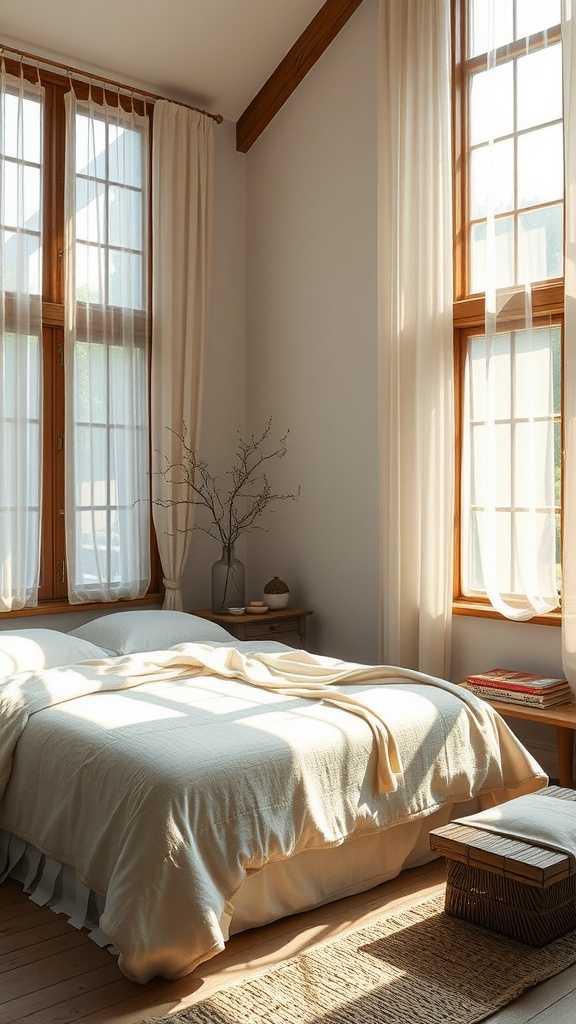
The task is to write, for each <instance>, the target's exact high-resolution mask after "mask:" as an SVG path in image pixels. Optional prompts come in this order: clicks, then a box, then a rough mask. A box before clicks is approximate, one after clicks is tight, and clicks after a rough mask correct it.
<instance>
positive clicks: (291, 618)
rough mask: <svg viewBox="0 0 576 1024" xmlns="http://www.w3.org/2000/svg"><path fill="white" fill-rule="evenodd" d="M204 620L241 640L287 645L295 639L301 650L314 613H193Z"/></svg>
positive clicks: (299, 610) (296, 610)
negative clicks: (290, 639) (267, 641)
mask: <svg viewBox="0 0 576 1024" xmlns="http://www.w3.org/2000/svg"><path fill="white" fill-rule="evenodd" d="M192 614H193V615H199V616H200V618H202V619H210V621H211V622H217V623H218V625H219V626H224V629H227V630H228V632H229V633H232V635H233V636H235V637H236V638H237V639H238V640H278V641H279V642H280V643H287V640H286V637H288V636H294V634H296V636H297V637H298V642H299V644H300V647H302V648H304V647H305V646H306V619H307V618H308V616H309V615H312V612H310V611H307V610H306V609H305V608H279V609H278V610H277V611H269V612H264V613H263V614H262V615H248V614H247V613H244V615H229V614H227V613H226V612H212V611H210V609H209V608H201V609H200V610H199V611H194V612H193V613H192Z"/></svg>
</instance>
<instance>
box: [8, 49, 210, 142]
mask: <svg viewBox="0 0 576 1024" xmlns="http://www.w3.org/2000/svg"><path fill="white" fill-rule="evenodd" d="M5 50H8V51H9V52H10V53H15V54H17V56H18V57H20V59H21V61H22V62H24V63H29V62H30V61H32V62H33V63H32V67H36V66H38V67H39V68H42V67H43V68H46V69H49V68H51V67H52V68H59V69H60V70H61V71H66V72H67V74H68V75H70V74H72V75H74V77H75V78H78V79H84V80H85V81H87V82H95V83H104V85H105V86H106V85H112V86H114V88H115V89H119V90H121V91H122V92H124V94H126V95H128V96H130V95H132V93H133V94H134V95H136V94H138V96H144V97H146V99H148V100H151V101H152V102H153V103H155V102H156V100H168V101H169V102H170V103H177V104H178V105H179V106H181V107H186V108H187V109H188V110H195V111H196V112H197V113H198V114H203V115H204V117H210V118H211V119H212V120H213V121H216V124H222V121H223V120H224V118H223V116H222V114H213V113H212V112H211V111H210V110H202V108H201V107H193V106H191V105H190V104H189V103H182V102H181V100H174V99H171V98H170V97H169V96H161V95H160V93H157V92H150V91H149V90H148V89H139V88H137V87H136V86H135V87H134V88H132V86H131V85H124V84H123V83H122V82H116V81H114V79H113V78H104V76H103V75H93V74H88V72H86V71H81V70H80V68H75V67H73V66H72V64H62V63H60V62H59V61H57V60H51V59H50V57H41V56H39V54H37V53H27V51H26V50H17V49H16V47H14V46H6V45H5V44H4V43H2V42H0V55H1V53H2V52H3V51H5Z"/></svg>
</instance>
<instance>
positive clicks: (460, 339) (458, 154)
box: [452, 0, 564, 626]
mask: <svg viewBox="0 0 576 1024" xmlns="http://www.w3.org/2000/svg"><path fill="white" fill-rule="evenodd" d="M468 6H469V0H452V158H453V179H452V184H453V227H454V307H453V325H454V385H455V386H454V394H455V488H454V495H455V500H454V565H453V601H452V612H453V614H454V615H467V616H468V615H469V616H474V617H480V618H490V619H498V620H500V621H503V622H510V621H512V620H510V619H507V618H506V617H505V616H503V615H502V614H501V613H500V612H498V611H497V610H496V609H495V608H493V607H492V605H491V604H490V600H489V598H488V597H485V598H484V597H482V598H480V597H470V596H468V595H466V594H463V593H462V581H461V554H462V536H461V531H462V523H461V505H462V493H461V488H462V438H463V430H462V427H463V423H462V416H463V395H464V366H465V350H466V343H467V338H468V337H470V335H471V334H475V333H477V332H478V333H481V332H482V331H483V329H484V326H485V301H484V295H483V294H470V293H469V290H468V281H469V279H470V267H469V242H468V238H469V223H470V218H469V213H468V194H469V193H468V179H469V167H468V147H467V140H468V123H469V110H468V93H469V90H468V80H469V76H470V73H471V72H473V71H474V70H478V69H479V68H482V67H485V57H484V55H480V56H479V57H471V58H468V57H467V48H466V44H467V20H468V17H467V16H468ZM547 38H548V41H549V42H556V41H558V39H559V38H560V31H559V27H556V28H555V29H553V30H552V31H549V32H548V36H547ZM532 41H533V42H534V43H535V45H538V44H539V43H540V42H543V41H544V33H539V34H538V35H536V36H534V37H532ZM516 52H517V53H518V54H521V53H524V52H525V48H524V45H523V43H522V41H520V42H519V43H518V44H514V43H512V44H510V45H508V46H504V47H501V49H500V50H498V51H497V52H496V60H497V61H498V60H499V59H501V60H503V59H509V58H510V57H512V56H513V55H514V54H515V53H516ZM532 308H533V318H534V322H535V323H536V324H539V325H541V326H546V325H547V324H560V325H561V327H562V353H563V336H564V332H563V317H564V279H563V278H556V279H554V280H549V281H545V282H542V283H541V284H537V285H535V286H534V287H533V289H532ZM506 316H507V322H502V325H501V326H502V330H506V329H507V328H508V329H514V328H515V327H516V328H518V327H519V325H520V322H521V320H522V317H523V302H522V297H521V296H520V295H517V296H514V297H513V298H512V300H511V302H510V303H509V305H508V309H507V311H506ZM562 365H563V358H562ZM561 424H562V463H563V457H564V455H563V453H564V401H563V390H562V403H561ZM561 488H562V494H561V505H562V509H563V489H564V472H563V468H562V475H561ZM563 527H564V522H563V515H562V513H561V534H562V537H563V532H564V530H563ZM527 621H528V622H529V623H530V624H532V625H546V626H560V625H561V623H562V615H561V611H560V608H557V609H555V610H554V611H551V612H548V613H547V614H545V615H536V616H534V617H533V618H531V619H529V620H527Z"/></svg>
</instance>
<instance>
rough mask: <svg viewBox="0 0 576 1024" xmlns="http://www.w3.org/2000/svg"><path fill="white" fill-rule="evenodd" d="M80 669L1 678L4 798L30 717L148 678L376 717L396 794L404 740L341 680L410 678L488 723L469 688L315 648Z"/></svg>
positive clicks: (384, 787) (192, 649)
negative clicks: (255, 692)
mask: <svg viewBox="0 0 576 1024" xmlns="http://www.w3.org/2000/svg"><path fill="white" fill-rule="evenodd" d="M79 667H80V668H81V672H80V671H74V670H72V671H71V670H69V669H67V670H65V671H64V670H62V669H57V668H56V669H46V670H45V671H42V672H34V673H29V672H22V673H18V674H16V675H14V676H11V677H8V681H7V682H6V683H4V684H1V683H0V797H1V796H2V793H3V792H4V789H5V787H6V784H7V782H8V780H9V777H10V766H11V760H12V755H13V752H14V749H15V747H16V744H17V742H18V740H19V738H20V736H21V735H22V732H23V731H24V729H25V727H26V723H27V721H28V719H29V717H30V715H33V714H35V713H36V712H38V711H44V710H45V709H46V708H49V707H55V706H56V705H58V704H63V703H65V702H67V701H70V700H76V699H77V698H78V697H83V696H86V695H88V694H92V693H97V692H113V691H118V690H126V689H130V688H131V687H134V686H139V685H140V684H142V683H145V682H161V681H163V680H165V681H168V680H170V681H174V680H175V679H178V678H188V679H190V678H193V677H194V676H198V675H213V676H218V677H219V678H224V679H238V680H240V681H241V682H243V683H248V684H249V685H250V686H256V687H259V688H260V689H263V690H268V691H274V692H281V693H283V694H285V695H286V696H287V697H301V698H302V699H304V700H322V701H326V702H327V703H329V704H333V705H334V706H335V707H338V708H341V709H342V710H344V711H349V712H351V713H352V714H354V715H358V716H359V717H360V718H363V719H364V721H365V722H367V723H368V725H369V726H370V729H371V730H372V733H373V736H374V742H375V747H376V779H375V786H376V790H377V791H378V792H380V793H390V792H394V791H395V790H396V789H397V788H398V778H399V776H401V775H402V765H401V763H400V757H399V754H398V748H397V745H396V740H395V739H394V736H393V735H392V734H391V732H390V730H389V728H388V725H387V724H386V722H385V721H384V719H383V718H382V717H381V716H380V715H379V714H378V713H377V712H375V711H374V709H373V708H371V707H369V706H368V705H366V704H364V703H362V701H361V700H358V699H357V698H355V697H352V696H351V695H350V694H347V693H341V692H339V691H338V690H335V689H334V687H335V686H345V685H346V686H350V685H354V684H360V683H370V682H377V683H384V681H385V679H386V678H393V679H394V680H395V681H396V682H397V681H398V680H399V679H407V680H411V681H414V682H419V683H426V684H428V685H431V686H438V687H440V688H441V689H442V690H447V691H448V692H450V693H454V694H455V695H456V696H457V697H458V698H459V699H460V700H461V701H462V702H463V703H464V704H465V705H466V706H467V708H468V713H469V714H472V715H473V716H475V717H477V718H478V720H479V721H480V720H481V719H482V717H483V713H482V714H481V713H479V705H478V701H477V699H476V698H474V697H473V696H471V695H470V693H469V692H468V691H466V690H464V689H462V688H461V687H458V686H455V685H454V684H452V683H449V682H447V681H446V680H444V679H436V678H434V677H433V676H428V675H426V674H425V673H424V672H416V671H414V670H412V669H406V668H398V667H394V666H391V665H355V664H353V663H351V662H342V661H338V660H336V659H334V658H325V657H321V656H320V655H317V654H310V653H308V652H307V651H301V650H287V651H282V652H271V653H250V654H246V653H243V652H242V651H240V650H237V649H236V648H234V647H213V646H211V645H209V644H178V645H176V646H175V647H171V648H170V649H169V650H166V651H152V652H144V653H142V654H133V655H128V656H125V657H120V658H107V659H105V660H102V661H92V662H90V661H88V662H83V663H82V664H81V666H79Z"/></svg>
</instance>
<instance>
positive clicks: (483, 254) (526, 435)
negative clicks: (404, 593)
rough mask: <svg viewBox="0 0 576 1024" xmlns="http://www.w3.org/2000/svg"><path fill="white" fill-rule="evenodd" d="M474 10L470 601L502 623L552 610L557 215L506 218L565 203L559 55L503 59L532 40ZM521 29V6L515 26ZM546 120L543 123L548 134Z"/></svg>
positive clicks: (466, 520) (490, 1) (509, 20)
mask: <svg viewBox="0 0 576 1024" xmlns="http://www.w3.org/2000/svg"><path fill="white" fill-rule="evenodd" d="M540 6H541V5H540ZM474 11H475V14H476V15H477V17H476V18H475V19H473V23H472V31H473V32H474V30H475V29H477V30H478V31H479V32H480V31H481V33H482V36H483V38H482V40H481V41H477V40H475V39H474V38H472V49H473V52H475V51H476V50H482V49H483V48H486V49H487V58H486V69H485V70H484V71H483V72H482V73H480V74H476V75H475V76H474V78H473V79H472V85H471V92H470V108H471V110H470V131H471V138H470V140H469V141H470V144H471V146H472V147H473V148H472V150H471V158H470V167H471V177H472V185H473V187H472V191H471V194H472V208H471V211H470V215H471V219H472V221H473V226H472V229H471V239H470V242H471V248H472V256H473V273H472V291H485V295H486V317H485V329H484V332H483V333H482V332H480V331H479V332H478V336H477V337H474V338H472V339H470V342H469V344H468V346H467V355H466V365H465V393H464V409H463V449H462V450H463V463H462V513H463V514H462V523H463V537H462V550H463V553H464V557H463V561H462V574H463V589H464V592H465V593H468V594H470V593H474V592H475V591H480V592H482V593H486V594H487V595H488V597H489V599H490V602H491V604H492V605H493V607H494V608H496V609H497V610H498V611H499V612H501V613H502V614H503V615H505V616H506V617H507V618H510V619H517V620H521V619H529V618H532V616H534V615H536V614H543V613H545V612H547V611H551V610H552V609H553V608H555V607H556V606H557V604H558V580H557V571H556V525H557V514H556V494H555V491H556V478H555V465H554V445H555V433H556V431H557V429H558V428H557V423H558V416H559V412H560V410H559V408H556V404H557V403H556V395H555V375H556V377H558V376H559V372H560V366H559V356H560V332H559V330H558V329H557V328H550V327H547V326H546V325H544V326H534V324H533V317H532V282H535V281H541V280H544V279H545V278H548V277H551V276H553V274H551V273H550V267H549V249H550V246H549V238H550V235H551V233H552V229H554V230H555V220H558V221H559V224H560V225H561V216H562V208H561V205H558V204H556V205H548V206H546V205H544V206H542V205H541V206H540V208H538V209H536V210H531V209H527V210H526V212H521V213H518V214H517V216H514V215H513V214H508V215H507V211H508V210H511V209H512V210H513V209H514V207H516V208H517V209H519V210H520V209H522V208H529V207H531V206H532V205H533V204H537V202H538V201H541V202H543V203H544V204H546V203H547V202H548V201H549V200H558V199H559V200H560V201H561V196H562V123H561V118H562V94H561V81H560V48H559V46H558V44H557V43H556V46H555V47H554V49H553V50H552V49H550V51H549V52H547V51H546V47H544V48H539V49H538V50H537V51H534V52H530V49H529V45H530V44H529V38H530V37H529V36H527V37H526V44H525V45H526V53H525V56H524V57H522V56H520V59H518V60H512V59H507V55H506V53H505V52H503V50H504V51H505V46H504V47H503V46H502V41H503V40H504V41H508V40H511V39H513V38H514V34H515V35H516V37H518V34H519V32H520V33H521V32H523V31H524V29H523V28H522V26H521V25H519V24H516V33H514V25H513V5H512V4H511V3H509V2H507V0H506V2H504V3H503V2H502V0H484V3H482V4H479V3H478V2H476V4H475V5H474ZM536 13H538V12H536ZM539 13H540V16H541V12H539ZM524 14H526V12H524ZM522 16H523V8H522V7H519V8H518V15H517V20H518V19H519V20H520V21H521V18H522ZM544 20H545V19H544ZM529 27H530V26H529V24H528V23H527V25H526V29H528V28H529ZM544 39H545V42H546V32H544ZM497 48H499V49H498V57H497ZM555 69H556V70H557V75H556V74H555ZM542 73H544V74H545V75H546V90H545V92H546V98H545V100H544V101H542V102H541V106H542V105H543V106H545V107H546V113H545V116H544V115H543V116H541V117H540V110H539V106H538V103H537V102H534V100H535V97H534V96H533V95H532V93H530V94H529V93H528V91H527V88H526V76H530V75H532V76H534V75H536V76H538V74H542ZM556 78H557V82H556ZM555 83H556V84H557V89H556V95H555ZM528 95H530V96H532V100H533V102H531V103H530V104H528V103H527V96H528ZM539 120H540V121H541V120H547V121H548V122H549V123H548V125H547V126H546V127H544V128H543V129H540V128H539ZM533 128H534V129H535V130H531V129H533ZM515 147H516V151H515ZM543 150H545V151H548V152H549V154H550V161H549V162H550V166H551V167H552V168H553V171H552V173H551V174H550V173H549V172H548V173H544V172H543V169H542V161H541V158H540V153H541V152H542V151H543ZM560 230H561V227H560Z"/></svg>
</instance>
